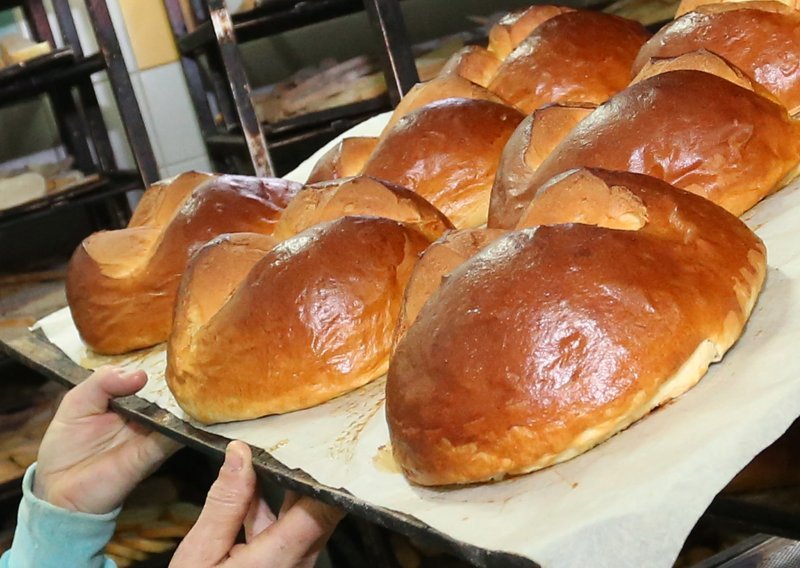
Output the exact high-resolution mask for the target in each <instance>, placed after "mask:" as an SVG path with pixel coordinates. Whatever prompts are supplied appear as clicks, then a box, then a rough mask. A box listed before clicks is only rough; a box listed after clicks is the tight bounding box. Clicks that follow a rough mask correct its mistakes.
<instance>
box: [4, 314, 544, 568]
mask: <svg viewBox="0 0 800 568" xmlns="http://www.w3.org/2000/svg"><path fill="white" fill-rule="evenodd" d="M0 351H3V352H5V353H6V354H7V355H8V356H9V357H11V358H12V359H14V360H17V361H19V362H21V363H22V364H24V365H26V366H28V367H30V368H32V369H35V370H36V371H38V372H40V373H41V374H43V375H44V376H46V377H48V378H49V379H52V380H55V381H57V382H59V383H61V384H63V385H65V386H67V387H71V386H74V385H76V384H78V383H80V382H81V381H83V380H84V379H85V378H86V377H88V376H89V374H90V373H89V371H87V370H86V369H84V368H83V367H80V366H78V365H76V364H75V363H73V362H72V361H71V360H70V359H69V358H68V357H67V356H66V355H64V353H63V352H61V351H60V350H59V349H58V348H57V347H56V346H55V345H53V344H52V343H50V342H49V341H48V340H47V338H46V337H45V336H44V334H42V333H41V331H35V332H32V331H29V330H26V329H20V328H16V329H6V330H3V329H0ZM111 407H112V408H113V409H114V410H115V411H117V412H119V413H120V414H122V415H123V416H126V417H128V418H130V419H132V420H135V421H137V422H141V423H143V424H146V425H148V426H150V427H151V428H152V429H154V430H157V431H159V432H162V433H164V434H165V435H167V436H169V437H170V438H173V439H175V440H178V441H179V442H181V443H183V444H185V445H186V446H189V447H191V448H194V449H196V450H199V451H201V452H203V453H205V454H208V455H210V456H212V457H214V458H215V459H217V460H219V461H222V459H223V458H224V455H225V448H226V446H227V444H228V442H229V440H228V439H227V438H223V437H221V436H217V435H215V434H211V433H209V432H205V431H203V430H199V429H197V428H194V427H193V426H191V425H190V424H188V423H186V422H184V421H182V420H180V419H178V418H177V417H175V416H174V415H172V414H170V413H169V412H167V411H165V410H164V409H162V408H159V407H158V406H156V405H154V404H151V403H149V402H147V401H145V400H143V399H141V398H139V397H136V396H129V397H124V398H120V399H116V400H114V401H112V403H111ZM253 464H254V466H255V468H256V471H258V472H259V474H260V475H261V476H263V477H264V478H266V479H269V480H272V481H275V482H277V483H278V484H280V485H281V486H283V487H286V488H288V489H292V490H294V491H297V492H298V493H302V494H304V495H309V496H311V497H314V498H315V499H318V500H320V501H322V502H325V503H328V504H330V505H335V506H337V507H340V508H341V509H343V510H345V511H347V512H348V513H351V514H354V515H357V516H359V517H361V518H363V519H366V520H368V521H371V522H374V523H377V524H379V525H381V526H383V527H386V528H388V529H390V530H393V531H397V532H400V533H403V534H405V535H407V536H409V537H411V538H414V539H415V540H417V541H418V542H420V543H423V544H426V545H429V546H433V547H437V548H440V549H441V550H443V551H444V552H449V553H451V554H454V555H456V556H460V557H461V558H463V559H465V560H467V561H469V562H471V563H473V564H475V565H476V566H480V567H487V568H489V567H491V568H494V567H497V568H501V567H508V568H517V567H526V568H534V567H536V566H538V565H537V564H536V563H535V562H532V561H530V560H528V559H526V558H522V557H520V556H517V555H513V554H507V553H504V552H499V551H491V550H486V549H482V548H478V547H475V546H471V545H469V544H466V543H463V542H459V541H457V540H455V539H452V538H450V537H448V536H447V535H445V534H443V533H441V532H439V531H436V530H434V529H432V528H431V527H429V526H428V525H426V524H425V523H422V522H421V521H419V520H418V519H416V518H414V517H412V516H409V515H404V514H402V513H398V512H396V511H392V510H390V509H386V508H383V507H376V506H374V505H372V504H370V503H367V502H366V501H363V500H361V499H358V498H356V497H354V496H353V495H351V494H350V493H348V492H347V491H344V490H341V489H337V488H333V487H327V486H324V485H321V484H319V483H317V481H316V480H315V479H314V478H313V477H311V476H310V475H308V474H307V473H305V472H303V471H301V470H296V469H291V468H288V467H286V466H284V465H283V464H282V463H280V462H279V461H277V460H275V459H274V458H273V457H272V456H271V455H270V454H269V453H267V452H265V451H264V450H260V449H258V448H253Z"/></svg>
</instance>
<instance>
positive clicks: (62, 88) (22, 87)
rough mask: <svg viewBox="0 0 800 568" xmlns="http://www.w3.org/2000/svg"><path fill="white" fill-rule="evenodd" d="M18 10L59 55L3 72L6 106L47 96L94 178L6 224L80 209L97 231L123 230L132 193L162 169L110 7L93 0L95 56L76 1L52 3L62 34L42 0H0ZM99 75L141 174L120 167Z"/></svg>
mask: <svg viewBox="0 0 800 568" xmlns="http://www.w3.org/2000/svg"><path fill="white" fill-rule="evenodd" d="M14 8H21V9H22V13H23V15H24V20H25V23H26V25H27V28H28V29H29V30H30V34H31V36H32V39H33V40H35V41H37V42H47V43H49V44H50V47H51V49H52V51H51V52H50V53H48V54H45V55H42V56H40V57H37V58H35V59H32V60H29V61H26V62H23V63H19V64H17V65H14V66H11V67H8V68H6V69H3V70H2V71H0V106H6V105H9V104H12V103H16V102H19V101H22V100H25V99H31V98H35V97H39V96H45V97H46V98H47V99H48V101H49V103H50V105H51V107H52V110H53V115H54V117H55V120H56V122H57V125H58V130H59V133H60V137H61V141H62V143H63V144H64V146H65V148H66V150H67V152H68V153H69V154H70V155H71V156H73V158H74V160H75V167H76V168H78V169H79V170H81V171H82V172H83V173H84V174H85V175H86V176H89V179H88V181H87V182H86V183H82V184H79V185H76V186H74V187H72V188H70V189H66V190H64V191H62V192H58V193H53V194H50V195H46V196H44V197H42V198H39V199H37V200H35V201H29V202H26V203H24V204H21V205H19V206H16V207H12V208H9V209H5V210H2V211H0V225H2V226H3V227H6V226H8V225H11V224H15V223H18V222H23V221H31V220H32V219H34V218H36V217H41V216H45V215H47V214H49V213H51V212H53V211H55V210H60V209H62V208H65V207H67V206H78V205H80V206H86V207H87V208H88V209H89V211H90V217H91V219H92V223H93V225H95V228H96V229H100V228H110V227H122V226H124V225H125V224H126V223H127V220H128V217H129V216H130V208H129V205H128V202H127V199H126V196H125V193H126V192H128V191H131V190H136V189H142V187H143V183H144V184H149V183H152V182H154V181H156V180H157V179H158V168H157V165H156V160H155V155H154V154H153V150H152V147H151V146H150V140H149V138H148V135H147V131H146V130H145V125H144V121H143V119H142V115H141V112H140V110H139V105H138V103H137V102H136V98H135V95H134V91H133V85H132V84H131V79H130V76H129V75H128V71H127V69H126V67H125V62H124V60H123V58H122V52H121V51H120V46H119V42H118V40H117V37H116V34H115V32H114V27H113V25H112V22H111V18H110V16H109V12H108V7H107V6H106V2H105V0H86V8H87V12H88V15H89V19H90V21H91V25H92V29H93V31H94V36H95V38H96V41H97V47H98V50H97V52H96V53H94V54H86V53H85V52H84V47H83V46H82V45H81V41H80V38H79V36H78V31H77V28H76V25H75V20H74V17H73V14H72V11H71V9H70V2H69V0H52V9H53V14H54V16H55V21H56V22H57V24H58V25H57V29H54V28H53V27H51V25H50V21H49V20H48V14H47V10H46V8H45V4H44V1H43V0H0V11H3V10H10V9H14ZM99 72H105V73H106V74H107V76H108V79H109V84H110V87H111V91H112V94H113V97H114V100H115V102H116V106H117V109H118V111H119V114H120V116H121V118H122V124H123V125H124V128H125V133H126V135H127V139H128V143H129V146H130V149H131V153H132V155H133V158H134V160H135V162H136V165H137V167H138V171H135V170H121V169H119V168H118V166H117V163H116V160H115V158H114V153H113V150H112V146H111V143H110V140H109V135H108V130H107V128H106V125H105V121H104V120H103V116H102V113H101V109H100V105H99V103H98V100H97V95H96V93H95V90H94V86H93V83H92V79H91V76H92V75H93V74H95V73H99Z"/></svg>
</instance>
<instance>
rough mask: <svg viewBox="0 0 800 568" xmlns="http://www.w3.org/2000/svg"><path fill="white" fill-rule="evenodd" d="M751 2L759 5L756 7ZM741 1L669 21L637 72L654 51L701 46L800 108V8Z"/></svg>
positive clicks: (652, 41) (670, 53) (662, 54)
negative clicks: (771, 8) (770, 7)
mask: <svg viewBox="0 0 800 568" xmlns="http://www.w3.org/2000/svg"><path fill="white" fill-rule="evenodd" d="M751 4H753V5H755V6H758V8H755V7H752V6H751ZM769 6H770V5H769V4H766V6H765V4H764V3H761V2H758V3H750V2H741V3H734V4H721V5H711V6H702V7H700V8H698V9H697V11H695V12H691V13H689V14H686V15H684V16H681V17H680V18H678V19H676V20H675V21H674V22H671V23H670V24H667V25H666V26H664V27H663V28H661V30H660V31H659V32H658V33H656V35H654V36H653V37H652V38H651V39H650V41H648V42H647V43H646V44H645V45H644V46H643V47H642V49H641V51H640V52H639V55H638V56H637V57H636V61H635V63H634V65H633V71H634V73H638V71H639V70H640V69H641V68H642V67H643V66H644V65H645V63H647V61H648V60H649V59H650V58H653V57H661V58H663V57H673V56H676V55H681V54H683V53H687V52H691V51H695V50H698V49H701V48H704V49H707V50H709V51H712V52H713V53H715V54H717V55H719V56H721V57H724V58H725V59H727V60H728V61H730V62H731V63H733V64H734V65H735V66H736V67H738V68H739V69H741V70H742V71H744V72H745V73H746V74H747V75H749V76H750V77H752V78H753V79H755V80H756V81H758V82H759V83H760V84H761V85H763V86H764V87H765V88H766V89H767V90H769V91H770V92H772V93H773V94H774V95H775V96H776V97H777V98H778V100H780V101H781V103H782V104H783V105H784V106H785V107H786V108H787V109H789V112H790V114H794V113H795V112H798V111H800V11H798V10H791V9H789V8H786V7H785V6H784V5H783V4H779V3H777V2H775V3H772V7H773V10H769V9H765V8H768V7H769Z"/></svg>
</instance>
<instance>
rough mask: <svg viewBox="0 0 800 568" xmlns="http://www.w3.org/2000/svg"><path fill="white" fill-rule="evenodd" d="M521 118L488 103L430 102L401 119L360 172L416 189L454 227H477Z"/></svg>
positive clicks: (506, 109)
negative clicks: (497, 172)
mask: <svg viewBox="0 0 800 568" xmlns="http://www.w3.org/2000/svg"><path fill="white" fill-rule="evenodd" d="M522 119H523V115H522V114H521V113H520V112H519V111H517V110H515V109H513V108H511V107H509V106H506V105H502V104H498V103H495V102H491V101H484V100H476V99H446V100H443V101H438V102H435V103H433V104H430V105H427V106H425V107H422V108H421V109H418V110H416V111H414V112H412V113H410V114H408V115H406V116H405V117H403V118H402V119H401V120H400V121H399V122H398V123H397V124H396V125H395V127H394V128H392V130H391V131H390V132H389V133H388V134H387V135H386V137H385V138H384V139H383V141H382V142H381V143H380V144H378V147H377V148H376V149H375V152H373V154H372V157H371V158H370V159H369V161H368V162H367V164H366V166H365V167H364V171H363V173H364V175H368V176H371V177H374V178H378V179H382V180H386V181H389V182H392V183H396V184H398V185H401V186H403V187H407V188H408V189H411V190H412V191H415V192H417V193H419V194H420V195H421V196H422V197H424V198H425V199H427V200H428V201H429V202H430V203H432V204H433V205H434V206H435V207H436V208H437V209H439V210H440V211H441V212H442V213H444V214H445V215H447V217H448V218H449V219H450V220H451V221H452V222H453V224H454V225H455V226H456V227H458V228H466V227H476V226H479V225H482V224H483V223H485V222H486V215H487V210H488V207H489V193H490V190H491V186H492V181H493V180H494V175H495V172H496V170H497V164H498V162H499V161H500V155H501V153H502V151H503V146H504V145H505V143H506V141H507V140H508V138H509V137H510V136H511V134H512V132H514V129H515V128H516V127H517V125H518V124H519V123H520V122H521V121H522Z"/></svg>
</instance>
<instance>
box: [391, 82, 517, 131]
mask: <svg viewBox="0 0 800 568" xmlns="http://www.w3.org/2000/svg"><path fill="white" fill-rule="evenodd" d="M445 99H477V100H483V101H492V102H495V103H498V104H506V103H505V101H503V99H501V98H500V97H498V96H497V95H495V94H494V93H492V92H490V91H488V90H486V89H485V88H483V87H481V86H480V85H478V84H476V83H473V82H472V81H469V80H467V79H465V78H463V77H461V76H460V75H457V74H443V75H441V76H439V77H436V78H435V79H431V80H430V81H428V82H426V83H418V84H417V85H414V87H413V88H412V89H411V90H410V91H409V92H408V93H406V95H405V96H404V97H403V100H401V101H400V103H399V104H398V105H397V108H396V109H395V110H394V112H393V113H392V116H391V118H389V122H387V123H386V127H385V128H384V129H383V132H382V133H381V141H383V140H384V139H385V138H386V136H388V135H389V133H390V132H391V131H392V129H393V128H394V126H395V125H396V124H397V122H398V121H399V120H400V119H401V118H403V117H405V116H408V115H409V114H410V113H412V112H414V111H415V110H419V109H421V108H422V107H424V106H427V105H430V104H431V103H435V102H437V101H443V100H445Z"/></svg>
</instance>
